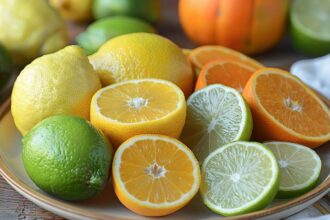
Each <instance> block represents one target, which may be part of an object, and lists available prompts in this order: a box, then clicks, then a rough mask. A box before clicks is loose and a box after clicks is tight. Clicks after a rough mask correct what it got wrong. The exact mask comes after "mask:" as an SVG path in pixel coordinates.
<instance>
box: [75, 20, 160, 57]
mask: <svg viewBox="0 0 330 220" xmlns="http://www.w3.org/2000/svg"><path fill="white" fill-rule="evenodd" d="M134 32H149V33H155V32H156V30H155V29H154V28H153V27H152V26H151V25H149V24H148V23H147V22H145V21H143V20H140V19H138V18H133V17H126V16H113V17H107V18H103V19H100V20H97V21H95V22H94V23H92V24H91V25H89V26H88V28H87V30H86V31H85V32H82V33H81V34H79V35H78V37H77V39H76V41H77V43H78V45H79V46H81V47H82V48H84V49H85V52H86V53H87V54H88V55H90V54H92V53H95V52H96V51H97V50H98V49H99V47H100V46H101V45H102V44H104V43H105V42H106V41H108V40H109V39H111V38H113V37H116V36H119V35H123V34H129V33H134Z"/></svg>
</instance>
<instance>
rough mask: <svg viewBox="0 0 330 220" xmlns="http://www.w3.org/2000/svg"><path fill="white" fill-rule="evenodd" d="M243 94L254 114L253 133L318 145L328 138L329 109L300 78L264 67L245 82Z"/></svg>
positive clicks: (260, 138) (273, 138) (312, 145)
mask: <svg viewBox="0 0 330 220" xmlns="http://www.w3.org/2000/svg"><path fill="white" fill-rule="evenodd" d="M243 96H244V97H245V99H246V101H247V102H248V104H249V105H250V108H251V111H252V115H253V137H255V138H257V139H259V140H276V141H289V142H295V143H299V144H302V145H305V146H309V147H312V148H313V147H317V146H320V145H321V144H323V143H325V142H327V141H329V140H330V111H329V107H327V106H326V105H325V104H324V103H323V102H322V100H321V99H320V98H319V97H318V96H317V95H316V94H315V92H314V91H313V90H311V89H310V88H309V87H308V86H307V85H305V84H304V83H303V82H302V81H301V80H299V79H298V78H297V77H295V76H294V75H292V74H289V73H288V72H286V71H284V70H280V69H276V68H263V69H260V70H258V71H257V72H255V73H254V74H253V75H252V76H251V78H250V79H249V81H248V82H247V84H246V86H245V89H244V91H243Z"/></svg>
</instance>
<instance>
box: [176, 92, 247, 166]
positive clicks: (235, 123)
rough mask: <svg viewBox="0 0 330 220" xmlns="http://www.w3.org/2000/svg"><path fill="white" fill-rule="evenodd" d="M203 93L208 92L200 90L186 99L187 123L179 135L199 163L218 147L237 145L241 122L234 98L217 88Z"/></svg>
mask: <svg viewBox="0 0 330 220" xmlns="http://www.w3.org/2000/svg"><path fill="white" fill-rule="evenodd" d="M206 89H208V92H202V90H200V92H199V93H195V95H194V96H191V97H190V98H189V99H188V102H187V106H188V111H187V119H186V124H185V127H184V129H183V132H182V135H181V140H182V141H183V142H184V143H185V144H187V146H188V147H190V149H192V151H193V152H194V153H195V155H196V157H197V158H198V160H199V161H203V160H204V159H205V158H206V157H207V155H208V154H209V153H210V152H212V151H214V150H215V149H217V148H218V147H220V146H222V145H224V144H227V143H229V142H232V141H236V140H237V139H238V138H239V136H240V135H241V129H242V128H241V123H242V121H243V120H244V117H243V116H244V113H243V109H242V107H241V105H240V103H239V100H238V97H237V95H236V94H234V93H233V92H231V91H226V90H225V89H223V88H221V87H218V86H215V87H214V86H213V87H212V88H211V87H207V88H206ZM205 91H206V90H205ZM242 101H243V100H242Z"/></svg>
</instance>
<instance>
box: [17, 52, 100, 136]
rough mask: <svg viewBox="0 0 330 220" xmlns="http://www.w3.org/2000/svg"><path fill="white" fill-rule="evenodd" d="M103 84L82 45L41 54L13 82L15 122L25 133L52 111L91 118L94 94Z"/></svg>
mask: <svg viewBox="0 0 330 220" xmlns="http://www.w3.org/2000/svg"><path fill="white" fill-rule="evenodd" d="M100 88H101V83H100V79H99V78H98V76H97V74H96V73H95V72H94V70H93V68H92V66H91V65H90V64H89V62H88V59H87V57H86V56H85V55H84V52H83V50H82V49H80V48H79V47H77V46H68V47H66V48H64V49H62V50H60V51H58V52H56V53H53V54H49V55H45V56H42V57H40V58H38V59H36V60H34V61H33V62H32V63H31V64H29V65H28V66H26V67H25V68H24V69H23V70H22V72H21V73H20V75H19V76H18V77H17V79H16V82H15V84H14V88H13V92H12V96H11V101H12V103H11V111H12V114H13V117H14V121H15V124H16V126H17V128H18V130H19V131H20V132H21V133H22V134H23V135H25V134H26V133H27V132H28V131H29V130H30V129H31V128H32V127H33V126H34V125H35V124H37V123H38V122H39V121H41V120H43V119H44V118H47V117H49V116H51V115H57V114H69V115H78V116H81V117H82V118H85V119H89V110H90V102H91V99H92V96H93V95H94V93H95V92H96V91H97V90H98V89H100Z"/></svg>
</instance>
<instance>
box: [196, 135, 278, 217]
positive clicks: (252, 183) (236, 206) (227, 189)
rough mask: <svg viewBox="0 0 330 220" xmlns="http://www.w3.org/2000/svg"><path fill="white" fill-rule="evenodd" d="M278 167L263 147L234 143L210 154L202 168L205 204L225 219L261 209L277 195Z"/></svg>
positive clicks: (247, 143)
mask: <svg viewBox="0 0 330 220" xmlns="http://www.w3.org/2000/svg"><path fill="white" fill-rule="evenodd" d="M278 188H279V167H278V164H277V161H276V158H275V156H274V154H273V153H272V152H271V151H270V150H269V149H268V148H267V147H265V146H264V145H263V144H260V143H256V142H244V141H239V142H234V143H230V144H227V145H225V146H222V147H221V148H219V149H217V150H215V151H214V152H212V153H211V154H210V155H209V156H208V157H207V158H206V159H205V161H204V163H203V165H202V182H201V189H200V191H201V194H202V198H203V201H204V204H205V205H206V206H207V207H208V208H210V209H211V210H212V211H214V212H216V213H219V214H222V215H224V216H234V215H240V214H245V213H249V212H253V211H257V210H260V209H262V208H264V207H266V206H267V205H268V204H269V203H270V202H271V201H272V200H273V199H274V197H275V196H276V194H277V191H278Z"/></svg>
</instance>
